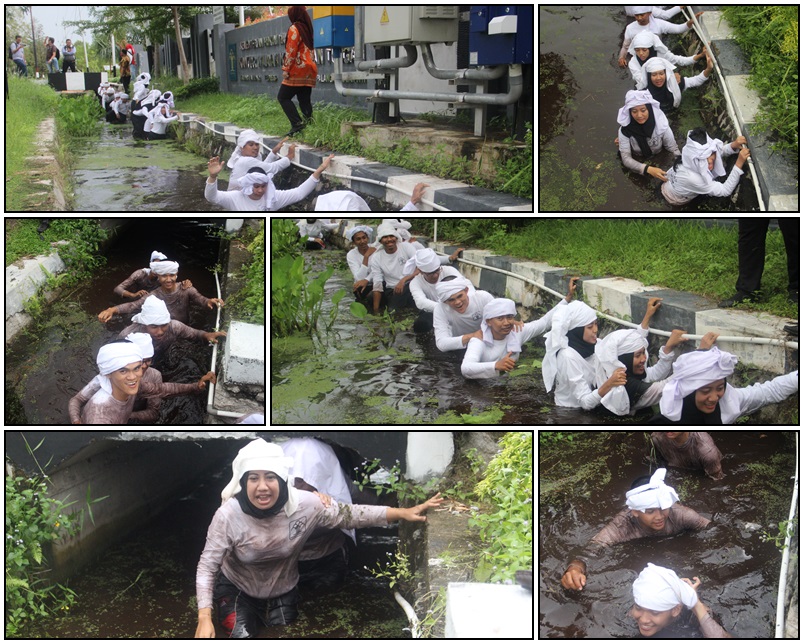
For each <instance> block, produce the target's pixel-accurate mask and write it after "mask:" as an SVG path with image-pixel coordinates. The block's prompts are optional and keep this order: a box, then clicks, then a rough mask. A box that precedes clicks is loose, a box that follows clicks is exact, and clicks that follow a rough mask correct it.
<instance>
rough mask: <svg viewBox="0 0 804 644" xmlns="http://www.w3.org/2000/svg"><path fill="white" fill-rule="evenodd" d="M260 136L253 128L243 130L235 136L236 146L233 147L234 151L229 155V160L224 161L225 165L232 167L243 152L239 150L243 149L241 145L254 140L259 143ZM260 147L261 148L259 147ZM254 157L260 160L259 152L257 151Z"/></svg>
mask: <svg viewBox="0 0 804 644" xmlns="http://www.w3.org/2000/svg"><path fill="white" fill-rule="evenodd" d="M261 138H262V137H261V136H260V135H259V134H257V133H256V132H255V131H254V130H243V131H242V132H241V133H240V134H239V135H238V137H237V147H236V148H235V150H234V152H232V156H230V157H229V160H228V161H227V162H226V165H227V166H228V167H230V168H234V167H235V163H237V161H238V159H240V158H241V157H242V156H243V154H242V152H241V150H242V149H243V146H244V145H245V144H246V143H249V142H252V141H254V142H256V143H260V142H261ZM260 149H262V148H260ZM256 159H257V161H261V160H262V154H260V152H257V157H256Z"/></svg>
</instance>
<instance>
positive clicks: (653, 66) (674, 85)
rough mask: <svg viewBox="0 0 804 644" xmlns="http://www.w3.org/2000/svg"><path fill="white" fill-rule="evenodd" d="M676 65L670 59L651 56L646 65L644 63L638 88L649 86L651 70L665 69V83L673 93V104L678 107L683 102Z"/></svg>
mask: <svg viewBox="0 0 804 644" xmlns="http://www.w3.org/2000/svg"><path fill="white" fill-rule="evenodd" d="M675 68H676V66H675V65H674V64H673V63H671V62H670V61H669V60H666V59H664V58H659V57H658V56H656V57H654V58H651V59H650V60H648V61H647V62H646V63H645V64H644V65H642V70H641V71H642V77H641V78H640V80H639V82H638V83H637V89H640V90H641V89H646V88H647V87H648V75H649V74H650V73H651V72H660V71H662V70H664V75H665V81H664V82H665V84H666V85H667V89H669V90H670V93H671V94H672V95H673V106H674V107H678V105H679V103H681V88H680V87H679V86H678V81H677V80H676V75H675V73H674V71H673V70H674V69H675Z"/></svg>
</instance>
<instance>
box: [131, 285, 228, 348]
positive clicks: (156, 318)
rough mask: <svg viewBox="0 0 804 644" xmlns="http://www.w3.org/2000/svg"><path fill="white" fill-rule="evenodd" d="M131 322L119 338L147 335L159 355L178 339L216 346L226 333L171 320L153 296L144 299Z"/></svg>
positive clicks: (162, 305)
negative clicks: (139, 334) (210, 343)
mask: <svg viewBox="0 0 804 644" xmlns="http://www.w3.org/2000/svg"><path fill="white" fill-rule="evenodd" d="M131 321H132V322H133V324H130V325H129V326H127V327H126V328H125V329H123V330H122V331H121V332H120V336H119V337H121V338H125V337H126V336H128V334H129V333H147V334H148V335H150V336H151V338H152V339H153V342H154V351H155V352H156V353H157V354H159V355H163V354H165V353H167V350H168V349H169V348H170V346H171V345H172V344H173V343H174V342H175V341H176V340H178V339H180V338H186V339H188V340H194V341H197V342H212V343H214V344H217V343H218V338H224V337H226V331H201V330H200V329H193V328H192V327H189V326H187V325H186V324H183V323H181V322H179V321H178V320H171V319H170V313H169V312H168V308H167V306H166V305H165V303H164V302H163V301H162V300H160V299H159V298H158V297H153V296H148V297H146V298H145V303H144V304H143V305H142V310H141V311H140V312H139V313H138V314H137V315H135V316H134V317H132V318H131Z"/></svg>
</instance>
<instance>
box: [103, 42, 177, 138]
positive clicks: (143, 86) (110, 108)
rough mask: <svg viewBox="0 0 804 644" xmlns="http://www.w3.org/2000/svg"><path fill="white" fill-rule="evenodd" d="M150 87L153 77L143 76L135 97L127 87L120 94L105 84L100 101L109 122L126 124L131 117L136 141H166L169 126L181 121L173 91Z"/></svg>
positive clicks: (108, 84)
mask: <svg viewBox="0 0 804 644" xmlns="http://www.w3.org/2000/svg"><path fill="white" fill-rule="evenodd" d="M124 51H125V50H124ZM150 84H151V75H150V74H148V73H142V74H140V75H139V76H137V80H136V81H134V95H133V96H131V97H130V96H129V95H128V93H127V90H128V88H127V87H126V91H123V92H120V91H117V90H116V89H115V88H114V87H112V86H111V84H110V83H108V82H106V81H104V82H102V83H101V84H100V86H99V87H98V100H99V101H100V105H101V108H102V109H103V110H104V111H105V113H106V122H107V123H112V124H115V125H123V124H125V123H127V122H128V119H129V117H131V125H132V136H133V137H134V138H135V139H147V140H149V141H158V140H161V139H166V138H167V126H168V125H169V124H170V123H173V122H174V121H176V120H178V118H179V117H178V116H177V115H176V114H174V113H173V111H172V110H173V108H175V107H176V104H175V102H174V100H173V92H164V93H162V92H161V91H160V90H158V89H150Z"/></svg>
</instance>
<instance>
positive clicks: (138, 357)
mask: <svg viewBox="0 0 804 644" xmlns="http://www.w3.org/2000/svg"><path fill="white" fill-rule="evenodd" d="M142 359H143V357H142V351H141V350H140V348H139V346H138V345H136V344H134V343H133V342H112V343H111V344H104V345H103V346H102V347H101V348H100V350H99V351H98V358H97V364H98V371H100V375H99V376H98V382H99V383H100V386H101V389H103V390H104V391H105V392H106V393H107V394H111V393H112V383H111V381H110V380H109V378H108V374H110V373H112V372H114V371H117V370H118V369H122V368H123V367H125V366H126V365H128V364H131V363H133V362H141V361H142Z"/></svg>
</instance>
